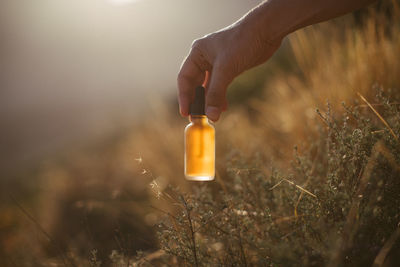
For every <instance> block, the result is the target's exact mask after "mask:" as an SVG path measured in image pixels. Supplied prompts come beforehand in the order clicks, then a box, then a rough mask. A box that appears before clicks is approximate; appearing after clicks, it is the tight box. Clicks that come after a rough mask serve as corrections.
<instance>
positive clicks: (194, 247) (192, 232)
mask: <svg viewBox="0 0 400 267" xmlns="http://www.w3.org/2000/svg"><path fill="white" fill-rule="evenodd" d="M181 200H182V202H183V205H184V206H185V210H186V215H187V217H188V221H189V229H190V234H191V237H192V250H193V256H194V263H195V265H196V267H198V266H199V262H198V260H197V249H196V238H195V231H194V228H193V224H192V219H191V217H190V208H189V207H188V205H187V202H186V200H185V198H184V197H183V196H181Z"/></svg>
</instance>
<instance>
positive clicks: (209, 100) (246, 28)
mask: <svg viewBox="0 0 400 267" xmlns="http://www.w3.org/2000/svg"><path fill="white" fill-rule="evenodd" d="M254 24H255V23H241V21H239V22H237V23H235V24H233V25H231V26H230V27H228V28H225V29H222V30H220V31H218V32H215V33H212V34H209V35H206V36H205V37H203V38H200V39H197V40H195V41H194V42H193V44H192V47H191V50H190V52H189V54H188V56H187V57H186V59H185V60H184V62H183V64H182V66H181V69H180V71H179V74H178V88H179V106H180V113H181V115H182V116H188V115H189V106H190V103H191V102H192V100H193V94H194V89H195V88H196V86H198V85H201V84H202V85H203V86H204V87H205V88H206V115H207V117H208V118H209V119H211V120H212V121H217V120H218V119H219V117H220V114H221V112H222V111H225V110H226V108H227V101H226V89H227V87H228V86H229V84H230V83H231V82H232V81H233V79H234V78H235V77H237V76H238V75H239V74H240V73H242V72H244V71H246V70H248V69H250V68H252V67H255V66H257V65H259V64H261V63H263V62H265V61H266V60H268V59H269V58H270V57H271V56H272V54H273V53H274V52H275V51H276V50H277V49H278V47H279V45H280V43H281V39H278V40H269V39H268V37H267V36H265V34H264V32H263V29H257V25H254Z"/></svg>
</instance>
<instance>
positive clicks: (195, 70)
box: [178, 49, 205, 116]
mask: <svg viewBox="0 0 400 267" xmlns="http://www.w3.org/2000/svg"><path fill="white" fill-rule="evenodd" d="M200 61H201V55H200V52H199V51H197V49H192V50H191V51H190V53H189V55H188V56H187V57H186V59H185V60H184V61H183V64H182V66H181V69H180V71H179V74H178V99H179V110H180V113H181V115H182V116H188V115H189V107H190V103H191V102H192V99H193V92H194V89H195V88H196V86H198V85H201V84H203V82H204V79H205V70H204V69H203V68H201V65H200Z"/></svg>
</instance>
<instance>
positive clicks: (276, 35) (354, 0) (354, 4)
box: [235, 0, 375, 43]
mask: <svg viewBox="0 0 400 267" xmlns="http://www.w3.org/2000/svg"><path fill="white" fill-rule="evenodd" d="M372 2H375V0H268V1H265V2H263V3H261V4H260V5H259V6H257V7H256V8H254V9H253V10H251V11H250V12H249V13H248V14H246V15H245V16H244V17H243V18H242V19H240V20H239V21H238V22H236V23H235V24H236V25H237V26H240V27H242V28H244V29H246V30H247V29H252V30H255V31H258V32H260V34H262V36H263V39H264V40H265V41H267V42H271V43H272V42H274V41H276V40H281V39H282V38H283V37H285V36H286V35H288V34H289V33H291V32H293V31H296V30H298V29H300V28H303V27H306V26H308V25H311V24H315V23H318V22H322V21H326V20H329V19H332V18H335V17H338V16H341V15H344V14H346V13H349V12H352V11H354V10H357V9H359V8H361V7H364V6H366V5H368V4H370V3H372Z"/></svg>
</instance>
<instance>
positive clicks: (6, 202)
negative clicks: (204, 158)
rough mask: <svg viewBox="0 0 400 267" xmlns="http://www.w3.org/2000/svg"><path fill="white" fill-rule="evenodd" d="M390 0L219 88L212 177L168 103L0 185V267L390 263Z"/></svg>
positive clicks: (399, 249)
mask: <svg viewBox="0 0 400 267" xmlns="http://www.w3.org/2000/svg"><path fill="white" fill-rule="evenodd" d="M399 90H400V10H399V6H398V4H397V2H393V3H386V4H379V5H378V6H375V7H373V8H370V9H366V10H362V11H360V12H358V13H356V14H352V15H348V16H345V17H342V18H338V19H336V20H334V21H331V22H326V23H322V24H318V25H315V26H312V27H308V28H306V29H303V30H300V31H298V32H296V33H294V34H292V35H290V36H289V37H288V39H287V40H285V42H284V44H283V45H282V47H281V48H280V50H279V51H278V53H277V54H276V55H275V56H274V57H273V58H272V59H271V60H270V61H269V62H268V63H267V64H264V65H262V66H260V67H258V68H256V69H254V70H251V71H249V72H247V73H244V74H243V75H242V76H240V77H239V78H238V79H236V80H235V81H234V83H233V84H232V85H231V88H230V89H229V95H228V97H229V103H230V107H229V110H228V111H227V112H226V113H225V114H224V115H223V118H222V120H221V121H220V122H218V123H216V125H215V127H216V133H217V137H216V138H217V139H216V140H217V141H216V142H217V176H216V180H215V181H214V182H210V183H193V182H186V181H185V180H184V177H183V128H184V126H185V124H187V121H186V119H183V118H180V117H179V115H178V112H177V110H178V108H177V104H176V100H175V99H174V98H171V99H167V100H165V99H156V100H155V101H154V105H153V113H151V114H147V115H146V117H144V118H143V121H140V122H137V123H135V125H132V127H131V128H128V129H119V130H118V131H116V133H115V134H114V135H113V136H110V137H109V138H108V139H105V140H100V141H96V142H95V143H93V144H88V145H85V146H83V147H80V148H79V149H78V148H77V149H74V148H71V149H70V150H69V151H63V152H62V153H60V155H59V156H58V157H54V158H51V159H47V160H44V161H43V162H41V163H40V164H38V165H37V166H36V167H35V168H31V169H27V170H21V172H20V173H19V174H18V175H16V176H15V177H12V179H11V178H10V179H5V180H4V182H2V183H3V184H2V185H1V189H0V192H1V203H0V258H1V259H2V260H3V262H4V263H2V264H1V265H2V266H58V265H60V266H70V265H71V266H137V265H139V266H142V265H143V266H153V265H156V266H162V265H165V266H169V265H170V266H176V265H178V264H179V265H181V266H371V265H373V266H395V263H396V262H399V261H400V258H399V255H400V228H399V227H400V225H399V223H400V179H399V178H400V140H399V137H400V91H399Z"/></svg>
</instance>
